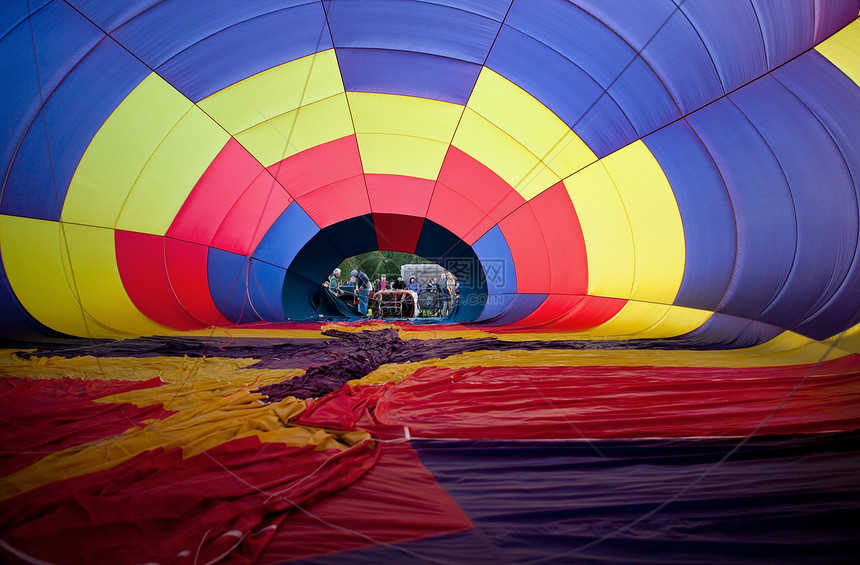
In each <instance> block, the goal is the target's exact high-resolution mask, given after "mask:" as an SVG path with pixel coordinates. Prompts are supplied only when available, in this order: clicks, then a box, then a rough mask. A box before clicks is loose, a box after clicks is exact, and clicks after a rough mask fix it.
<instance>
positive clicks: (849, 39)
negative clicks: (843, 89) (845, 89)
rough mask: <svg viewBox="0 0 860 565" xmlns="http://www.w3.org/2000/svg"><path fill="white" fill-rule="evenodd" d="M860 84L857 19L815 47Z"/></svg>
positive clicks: (859, 50)
mask: <svg viewBox="0 0 860 565" xmlns="http://www.w3.org/2000/svg"><path fill="white" fill-rule="evenodd" d="M815 49H816V51H818V52H819V53H821V54H822V55H824V56H825V57H827V59H828V60H829V61H830V62H831V63H833V64H834V65H836V66H837V67H839V68H840V69H841V70H842V72H843V73H845V74H846V75H848V76H849V77H850V78H851V80H853V81H854V82H855V83H857V84H858V85H860V57H858V56H857V53H860V19H856V20H854V21H853V22H851V23H850V24H848V25H847V26H845V27H844V28H842V29H841V30H839V31H838V32H837V33H835V34H833V35H832V36H830V37H829V38H827V39H826V40H825V41H822V42H821V43H820V44H819V45H818V46H816V47H815Z"/></svg>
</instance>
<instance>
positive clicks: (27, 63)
mask: <svg viewBox="0 0 860 565" xmlns="http://www.w3.org/2000/svg"><path fill="white" fill-rule="evenodd" d="M0 76H4V77H15V80H5V81H3V88H0V131H2V132H4V137H3V143H2V145H0V179H3V181H0V182H3V183H4V184H3V185H2V187H3V189H2V190H0V199H3V198H4V196H5V182H6V180H5V179H6V178H7V175H8V174H9V168H10V167H11V165H12V159H13V157H14V156H15V152H16V151H19V147H18V142H19V141H20V140H21V137H22V136H23V135H24V132H25V131H26V130H27V128H28V127H29V126H30V122H31V120H32V119H33V117H34V116H35V115H36V114H37V113H38V111H39V106H40V101H39V97H38V96H34V95H33V93H34V92H38V91H39V84H38V73H37V71H36V64H35V61H34V59H33V43H32V35H31V34H30V26H29V25H28V24H24V25H19V26H18V27H16V28H15V29H14V30H12V31H11V32H10V33H8V34H7V35H5V36H4V37H3V38H2V39H0ZM42 129H44V128H42ZM5 200H11V197H10V198H6V199H5ZM7 206H8V204H7ZM2 210H3V206H2V205H0V211H2Z"/></svg>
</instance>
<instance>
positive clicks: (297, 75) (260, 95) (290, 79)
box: [198, 49, 343, 135]
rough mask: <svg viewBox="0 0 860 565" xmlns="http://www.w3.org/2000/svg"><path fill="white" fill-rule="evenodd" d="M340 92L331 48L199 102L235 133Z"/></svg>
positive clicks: (238, 83)
mask: <svg viewBox="0 0 860 565" xmlns="http://www.w3.org/2000/svg"><path fill="white" fill-rule="evenodd" d="M342 92H343V81H342V80H341V76H340V68H339V67H338V64H337V57H335V54H334V49H329V50H328V51H322V52H320V53H315V54H313V55H308V56H307V57H302V58H301V59H296V60H295V61H290V62H289V63H284V64H283V65H279V66H277V67H273V68H271V69H269V70H266V71H263V72H260V73H257V74H256V75H253V76H250V77H248V78H246V79H244V80H241V81H239V82H237V83H236V84H233V85H230V86H228V87H226V88H224V89H222V90H220V91H218V92H216V93H215V94H212V95H211V96H209V97H207V98H204V99H203V100H201V101H200V102H198V105H199V106H200V107H201V108H203V109H204V110H205V111H206V113H207V114H209V115H210V116H212V118H213V119H214V120H215V121H216V122H218V123H219V124H221V126H223V127H224V129H226V130H227V131H228V132H230V133H231V134H233V135H235V134H237V133H240V132H242V131H245V130H246V129H248V128H251V127H253V126H255V125H257V124H260V123H263V122H265V121H267V120H271V119H273V118H276V117H278V116H280V115H281V114H284V113H286V112H291V111H293V110H295V109H297V108H299V107H301V106H306V105H308V104H311V103H313V102H319V101H320V100H323V99H325V98H328V97H330V96H334V95H335V94H339V93H342Z"/></svg>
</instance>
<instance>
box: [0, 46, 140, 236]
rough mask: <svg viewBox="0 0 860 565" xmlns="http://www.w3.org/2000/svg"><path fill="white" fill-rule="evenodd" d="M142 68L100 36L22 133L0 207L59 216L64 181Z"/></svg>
mask: <svg viewBox="0 0 860 565" xmlns="http://www.w3.org/2000/svg"><path fill="white" fill-rule="evenodd" d="M148 73H149V71H148V69H146V67H144V66H143V65H141V64H140V62H139V61H138V60H137V59H135V58H134V57H132V56H131V55H129V53H128V52H127V51H126V50H124V49H122V48H121V47H120V46H119V45H117V44H116V42H114V41H113V40H112V39H110V38H105V39H104V40H102V41H101V42H100V43H99V44H98V45H97V46H96V47H95V48H94V49H93V50H92V51H91V52H90V53H89V54H88V55H87V56H86V57H84V59H82V60H81V62H80V63H79V64H78V65H77V66H76V67H75V68H74V69H72V71H71V72H70V73H69V74H68V76H66V78H65V79H64V80H63V82H62V83H60V85H59V86H58V87H57V89H56V90H55V91H54V92H53V93H52V94H51V97H50V98H49V99H48V101H47V102H46V104H45V107H44V110H43V112H42V114H40V115H39V116H38V117H37V118H36V120H35V121H34V122H33V124H32V127H30V129H29V130H28V131H27V133H26V134H24V139H23V140H22V143H21V147H20V149H19V150H18V153H17V154H16V157H15V161H14V162H13V163H12V165H11V170H10V172H9V177H8V178H7V181H6V186H5V188H4V193H3V201H2V202H0V212H2V213H4V214H13V215H19V216H26V217H31V218H42V219H46V220H59V217H60V215H59V212H60V208H61V207H62V203H63V201H64V200H65V197H66V191H67V190H68V188H69V183H70V182H71V180H72V176H73V175H74V172H75V169H76V168H77V166H78V164H79V163H80V160H81V157H82V156H83V154H84V151H85V150H86V148H87V146H88V144H89V142H90V140H92V138H93V136H94V135H95V134H96V132H97V131H98V129H99V128H100V127H101V126H102V124H103V123H104V121H105V120H106V119H107V118H108V117H109V116H110V114H111V113H112V112H113V111H114V109H116V107H117V106H118V105H119V104H120V102H122V100H123V99H124V98H125V97H126V96H127V95H128V93H129V92H131V91H132V90H133V89H134V88H135V87H136V86H137V85H138V84H139V83H140V81H142V80H143V79H144V78H145V77H146V75H147V74H148ZM43 116H44V118H43ZM46 128H47V131H48V136H47V137H46V136H45V130H46ZM48 143H50V149H51V150H50V151H49V145H48ZM36 165H38V166H36ZM58 204H59V205H58Z"/></svg>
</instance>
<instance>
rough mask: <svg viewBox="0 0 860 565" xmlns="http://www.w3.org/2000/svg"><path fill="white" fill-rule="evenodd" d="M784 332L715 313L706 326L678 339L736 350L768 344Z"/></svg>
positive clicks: (765, 325)
mask: <svg viewBox="0 0 860 565" xmlns="http://www.w3.org/2000/svg"><path fill="white" fill-rule="evenodd" d="M782 331H783V329H782V328H777V327H774V326H771V325H768V324H765V323H764V322H756V321H752V320H748V319H745V318H736V317H734V316H726V315H724V314H720V313H715V314H714V315H712V316H711V317H710V318H708V320H707V321H706V322H705V323H704V324H702V325H701V326H699V327H698V328H696V329H695V330H693V331H691V332H689V333H686V334H684V335H681V336H679V337H678V339H681V340H692V341H695V342H697V343H700V344H702V345H711V346H716V348H718V349H736V348H744V347H753V346H756V345H761V344H763V343H767V342H768V341H770V340H772V339H773V338H775V337H776V336H778V335H779V334H781V333H782Z"/></svg>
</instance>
